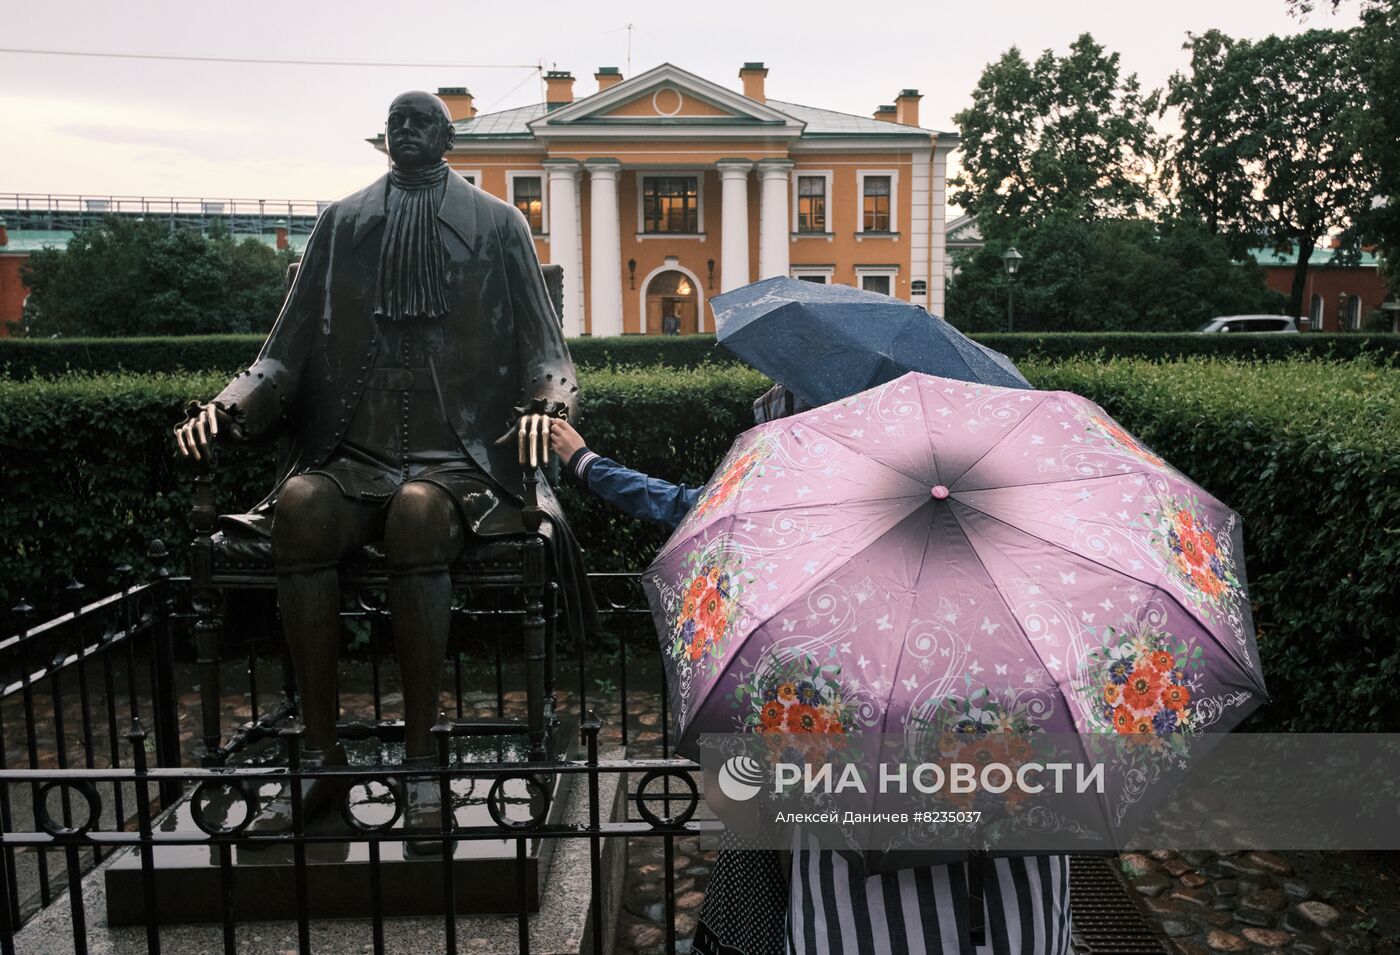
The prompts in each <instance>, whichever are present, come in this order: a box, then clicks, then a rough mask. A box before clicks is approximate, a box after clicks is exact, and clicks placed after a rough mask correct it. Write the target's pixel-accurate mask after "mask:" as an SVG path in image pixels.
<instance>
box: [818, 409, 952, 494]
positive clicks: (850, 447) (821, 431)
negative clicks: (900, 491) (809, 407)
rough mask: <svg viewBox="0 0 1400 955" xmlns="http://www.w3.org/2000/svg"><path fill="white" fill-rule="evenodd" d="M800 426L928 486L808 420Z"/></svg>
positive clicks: (864, 458)
mask: <svg viewBox="0 0 1400 955" xmlns="http://www.w3.org/2000/svg"><path fill="white" fill-rule="evenodd" d="M802 426H803V427H804V428H808V429H810V430H812V431H814V432H816V433H817V434H819V435H821V436H822V437H823V438H826V439H827V440H828V441H833V442H835V443H836V444H839V445H841V447H843V448H845V449H846V450H847V451H850V452H851V453H852V454H854V455H856V456H857V457H859V458H861V459H863V460H866V461H871V462H873V463H875V464H878V465H880V467H882V468H885V469H886V470H889V471H893V472H894V473H895V474H898V475H899V476H900V477H904V478H908V479H909V480H911V481H913V482H914V483H915V484H916V485H918V486H919V487H920V488H927V487H928V486H929V485H928V483H927V482H926V481H924V480H921V479H920V478H918V477H916V476H915V475H913V474H910V473H909V472H908V471H903V470H901V469H899V468H897V467H895V466H894V465H893V464H890V463H889V462H888V461H881V460H880V459H879V458H877V457H875V456H873V455H872V454H870V452H869V451H863V450H861V449H860V448H857V447H854V446H853V445H850V444H847V443H846V442H845V441H843V440H841V439H840V438H838V437H836V436H835V435H833V434H828V433H826V432H825V431H823V430H821V429H819V428H815V427H813V426H812V425H811V424H810V423H808V422H805V421H804V422H803V423H802Z"/></svg>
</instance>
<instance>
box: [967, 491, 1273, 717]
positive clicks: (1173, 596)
mask: <svg viewBox="0 0 1400 955" xmlns="http://www.w3.org/2000/svg"><path fill="white" fill-rule="evenodd" d="M958 504H960V505H962V506H963V507H965V508H967V509H968V510H971V511H976V512H977V513H978V514H981V515H982V516H984V517H986V518H988V519H990V520H993V521H996V522H997V523H998V524H1000V525H1002V526H1003V527H1008V528H1010V529H1011V530H1013V531H1015V532H1017V533H1020V534H1025V535H1026V536H1028V537H1033V538H1035V539H1036V540H1038V541H1040V542H1041V543H1042V544H1045V545H1047V546H1049V547H1053V548H1055V549H1056V550H1059V551H1063V552H1064V553H1066V554H1069V555H1071V556H1072V557H1077V558H1079V559H1081V560H1086V561H1088V562H1089V563H1091V564H1093V565H1094V566H1095V567H1098V568H1100V569H1101V570H1104V571H1107V572H1108V573H1110V574H1117V575H1118V576H1119V577H1123V578H1126V579H1128V580H1131V581H1133V582H1134V583H1138V584H1142V585H1143V586H1145V587H1151V588H1153V589H1154V590H1156V591H1157V592H1158V593H1160V594H1163V595H1165V596H1166V598H1167V599H1168V600H1170V601H1171V602H1172V603H1174V604H1176V606H1177V607H1178V608H1179V609H1180V610H1181V612H1182V613H1184V614H1186V616H1187V617H1189V618H1191V619H1192V620H1194V621H1196V623H1197V624H1198V625H1199V626H1200V628H1201V631H1202V632H1203V633H1205V634H1206V636H1208V637H1210V639H1211V640H1212V642H1214V643H1215V644H1216V645H1217V646H1219V647H1221V648H1222V649H1224V650H1225V655H1226V656H1228V657H1229V658H1230V659H1231V660H1234V661H1235V665H1236V666H1238V667H1239V668H1240V670H1241V671H1242V672H1244V673H1246V674H1249V673H1251V672H1252V671H1253V669H1254V668H1253V667H1252V666H1245V665H1244V664H1241V663H1240V661H1239V660H1238V659H1237V658H1236V657H1235V653H1234V651H1233V650H1231V649H1230V647H1229V645H1228V644H1226V643H1225V641H1223V640H1221V639H1219V638H1218V637H1216V635H1215V634H1214V633H1213V632H1212V631H1211V629H1210V628H1209V627H1208V626H1206V625H1205V623H1204V622H1202V620H1201V618H1200V617H1198V616H1196V614H1195V612H1194V611H1192V610H1191V608H1190V607H1187V606H1186V604H1184V603H1182V602H1181V598H1180V597H1179V596H1177V594H1176V593H1175V592H1174V591H1173V590H1171V589H1170V588H1169V587H1164V586H1161V585H1160V584H1156V583H1153V582H1152V581H1150V580H1142V579H1140V578H1138V577H1134V576H1133V575H1132V574H1130V573H1128V572H1127V571H1123V570H1119V569H1118V568H1117V567H1110V566H1109V565H1108V564H1105V563H1102V562H1101V561H1097V560H1095V559H1094V558H1093V557H1090V556H1088V555H1086V554H1081V553H1080V552H1079V551H1076V550H1070V549H1069V548H1068V547H1066V546H1065V545H1064V544H1059V543H1056V542H1055V541H1052V540H1047V539H1046V538H1044V537H1041V536H1040V535H1039V534H1037V533H1035V532H1034V531H1031V530H1027V529H1026V528H1024V527H1017V526H1016V525H1015V524H1012V523H1010V522H1008V521H1004V520H1002V519H1001V518H1000V517H997V516H996V515H995V514H989V513H987V512H986V511H984V510H982V508H980V507H977V506H975V505H973V504H969V503H968V502H967V501H958ZM954 520H955V521H956V520H957V517H956V515H954ZM958 529H959V530H961V529H962V525H961V523H959V524H958ZM963 536H965V537H966V536H967V533H966V531H964V532H963ZM968 543H969V544H971V538H969V539H968ZM972 549H973V550H974V551H976V550H977V545H975V544H973V545H972ZM988 576H989V577H990V575H988ZM993 586H995V582H993ZM997 594H998V595H1000V594H1001V590H1000V588H998V589H997ZM1002 602H1003V603H1005V602H1006V601H1005V599H1004V598H1003V600H1002ZM1007 609H1008V610H1009V609H1010V606H1009V605H1008V607H1007ZM1012 616H1015V615H1014V614H1013V615H1012ZM1019 624H1020V621H1019V620H1017V625H1018V626H1019ZM1028 639H1029V638H1028ZM1254 689H1256V690H1257V691H1258V692H1259V693H1260V694H1262V695H1263V696H1265V697H1266V698H1267V697H1268V692H1267V691H1266V690H1265V689H1264V687H1263V676H1262V674H1261V675H1260V677H1259V683H1258V685H1257V686H1255V687H1254Z"/></svg>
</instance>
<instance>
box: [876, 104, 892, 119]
mask: <svg viewBox="0 0 1400 955" xmlns="http://www.w3.org/2000/svg"><path fill="white" fill-rule="evenodd" d="M874 115H875V118H876V119H878V120H879V121H880V122H882V123H893V122H894V121H895V115H896V113H895V108H894V105H893V104H890V105H887V106H877V107H875V114H874Z"/></svg>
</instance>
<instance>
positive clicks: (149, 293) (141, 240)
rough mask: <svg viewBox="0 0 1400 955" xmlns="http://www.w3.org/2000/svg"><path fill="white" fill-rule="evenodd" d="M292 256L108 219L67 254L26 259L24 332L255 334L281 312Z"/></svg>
mask: <svg viewBox="0 0 1400 955" xmlns="http://www.w3.org/2000/svg"><path fill="white" fill-rule="evenodd" d="M291 261H292V254H291V252H290V251H285V252H278V251H276V250H274V249H271V248H269V247H268V246H267V245H265V244H263V243H262V242H259V241H258V240H257V239H252V238H248V239H244V240H243V241H241V242H238V241H235V240H234V239H233V237H232V236H230V235H229V234H228V233H227V232H225V231H213V232H210V233H208V234H205V233H201V232H197V231H194V230H189V229H176V230H173V231H172V230H171V229H170V228H169V227H168V226H167V225H165V224H164V223H160V222H155V221H143V220H139V219H134V218H130V217H125V216H108V217H106V219H105V220H104V221H103V222H102V224H101V225H97V226H93V227H91V228H88V229H84V230H82V231H80V232H77V233H75V234H74V236H73V238H72V239H71V240H70V241H69V243H68V247H67V249H45V250H42V251H40V252H36V253H34V254H33V255H32V256H30V258H29V261H28V263H27V264H26V266H25V268H24V272H23V278H24V282H25V284H26V285H27V286H28V287H29V289H30V295H29V299H28V301H27V302H26V303H25V308H24V319H23V325H22V334H26V335H29V336H32V337H45V338H47V337H52V336H76V335H92V336H129V335H194V334H214V333H220V332H262V331H267V330H268V329H270V328H271V327H272V322H273V320H274V319H275V318H276V317H277V310H278V308H279V307H280V306H281V303H282V298H283V290H284V284H285V275H286V270H287V265H288V264H289V263H290V262H291Z"/></svg>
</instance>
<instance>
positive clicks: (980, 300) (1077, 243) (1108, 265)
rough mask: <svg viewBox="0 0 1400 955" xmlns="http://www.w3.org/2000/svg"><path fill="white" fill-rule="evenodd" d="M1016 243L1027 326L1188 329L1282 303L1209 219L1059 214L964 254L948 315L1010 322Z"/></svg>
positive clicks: (973, 327)
mask: <svg viewBox="0 0 1400 955" xmlns="http://www.w3.org/2000/svg"><path fill="white" fill-rule="evenodd" d="M1010 245H1015V246H1016V248H1017V250H1018V251H1020V252H1021V253H1022V254H1023V255H1024V256H1025V258H1024V259H1023V260H1022V263H1021V270H1020V273H1019V274H1018V275H1017V276H1016V328H1017V330H1019V331H1076V332H1086V331H1185V330H1188V329H1192V328H1196V327H1198V326H1199V325H1200V324H1201V323H1202V322H1205V321H1207V320H1208V319H1210V318H1213V317H1215V316H1217V315H1238V314H1242V313H1250V312H1255V313H1260V312H1277V311H1278V309H1279V307H1280V306H1281V305H1282V297H1281V296H1280V295H1278V293H1276V292H1272V291H1270V290H1269V289H1268V288H1267V287H1266V286H1265V283H1264V273H1263V271H1262V270H1261V269H1260V268H1259V267H1258V265H1256V264H1255V263H1254V262H1253V260H1247V261H1246V262H1244V263H1240V262H1236V261H1234V260H1232V258H1231V256H1230V251H1229V249H1228V248H1227V247H1226V244H1225V242H1224V240H1223V239H1221V238H1220V237H1219V236H1216V235H1213V234H1212V233H1211V232H1210V231H1209V230H1208V229H1207V228H1206V227H1205V226H1204V225H1202V224H1201V223H1200V222H1197V221H1194V220H1167V221H1165V222H1162V223H1156V222H1152V221H1150V220H1147V219H1107V220H1102V221H1099V222H1085V221H1083V220H1081V219H1078V218H1076V217H1074V216H1071V215H1068V214H1065V213H1056V214H1053V215H1051V216H1049V217H1048V218H1046V219H1045V220H1044V221H1042V222H1041V223H1039V224H1038V225H1036V226H1035V227H1034V228H1028V229H1024V230H1022V231H1020V232H1018V233H1016V234H1014V235H1010V236H1006V237H1004V238H1001V239H994V240H989V241H988V242H987V243H986V245H984V246H983V247H982V248H980V249H977V250H975V251H974V252H972V253H970V254H965V255H963V256H961V257H960V258H959V259H957V260H956V262H955V264H956V266H957V270H956V272H955V273H954V277H953V281H952V283H951V284H950V285H949V288H948V314H949V315H951V316H952V317H953V321H954V323H955V324H956V325H957V326H958V327H959V328H961V329H963V330H964V331H1004V330H1005V329H1006V293H1007V288H1006V285H1007V278H1006V274H1005V269H1004V267H1003V263H1002V258H1001V256H1002V253H1003V252H1004V251H1005V250H1006V248H1007V247H1008V246H1010Z"/></svg>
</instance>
